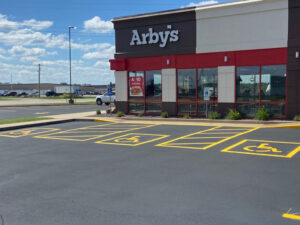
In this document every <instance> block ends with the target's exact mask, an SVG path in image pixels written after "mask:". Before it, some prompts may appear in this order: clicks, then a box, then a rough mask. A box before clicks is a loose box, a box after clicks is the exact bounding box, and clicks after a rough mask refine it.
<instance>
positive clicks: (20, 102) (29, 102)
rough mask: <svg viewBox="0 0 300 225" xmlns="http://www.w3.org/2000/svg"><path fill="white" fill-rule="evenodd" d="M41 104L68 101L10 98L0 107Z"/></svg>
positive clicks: (81, 100)
mask: <svg viewBox="0 0 300 225" xmlns="http://www.w3.org/2000/svg"><path fill="white" fill-rule="evenodd" d="M95 99H96V97H95V98H78V99H75V102H77V103H80V102H91V101H94V102H95V104H96V101H95ZM43 104H68V99H43V98H12V99H10V100H5V101H0V106H3V107H9V106H26V105H43Z"/></svg>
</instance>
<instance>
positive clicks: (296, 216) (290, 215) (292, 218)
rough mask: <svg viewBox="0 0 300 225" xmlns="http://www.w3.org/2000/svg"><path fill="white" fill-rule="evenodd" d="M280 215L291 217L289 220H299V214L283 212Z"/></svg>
mask: <svg viewBox="0 0 300 225" xmlns="http://www.w3.org/2000/svg"><path fill="white" fill-rule="evenodd" d="M282 217H283V218H287V219H291V220H300V215H294V214H288V213H284V214H282Z"/></svg>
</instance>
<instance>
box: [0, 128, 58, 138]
mask: <svg viewBox="0 0 300 225" xmlns="http://www.w3.org/2000/svg"><path fill="white" fill-rule="evenodd" d="M59 130H60V129H57V128H26V129H21V130H11V131H5V132H1V133H0V136H2V137H10V138H19V137H25V136H29V135H36V134H44V133H51V132H55V131H59Z"/></svg>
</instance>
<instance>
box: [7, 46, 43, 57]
mask: <svg viewBox="0 0 300 225" xmlns="http://www.w3.org/2000/svg"><path fill="white" fill-rule="evenodd" d="M8 52H9V53H10V54H11V55H13V56H22V57H25V56H28V57H32V56H35V57H38V56H44V55H45V54H46V50H45V49H43V48H24V47H23V46H13V47H12V48H11V49H10V50H8Z"/></svg>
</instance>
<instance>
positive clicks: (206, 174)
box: [0, 122, 300, 225]
mask: <svg viewBox="0 0 300 225" xmlns="http://www.w3.org/2000/svg"><path fill="white" fill-rule="evenodd" d="M299 134H300V129H286V128H285V129H283V128H281V129H279V128H278V129H274V128H273V129H266V128H261V129H259V128H253V127H247V126H242V127H241V126H215V125H212V126H186V125H184V126H183V125H160V124H151V125H149V124H135V123H94V122H72V123H64V124H57V125H51V126H43V127H36V128H27V129H21V130H13V131H5V132H0V143H1V147H0V176H1V181H0V199H1V201H0V215H1V216H2V217H3V219H4V222H5V223H4V224H5V225H19V224H22V225H41V224H43V225H48V224H49V225H52V224H59V225H60V224H61V225H65V224H72V225H77V224H78V225H82V224H86V225H89V224H95V225H96V224H97V225H99V224H103V225H118V224H120V225H121V224H122V225H135V224H142V225H177V224H178V225H182V224H184V225H196V224H197V225H199V224H201V225H202V224H203V225H253V224H255V225H283V224H287V225H294V224H295V225H296V224H299V222H300V221H299V220H295V219H290V218H283V214H285V213H286V214H288V215H298V214H297V213H299V212H300V191H299V190H300V176H299V171H300V153H299V151H300V139H299ZM0 224H1V223H0Z"/></svg>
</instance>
